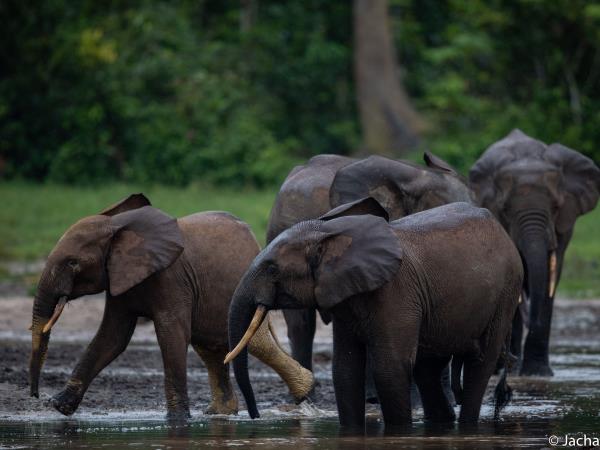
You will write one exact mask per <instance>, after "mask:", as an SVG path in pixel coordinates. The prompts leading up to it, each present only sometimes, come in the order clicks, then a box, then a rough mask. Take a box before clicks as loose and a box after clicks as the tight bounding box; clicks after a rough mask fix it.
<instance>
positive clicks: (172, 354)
mask: <svg viewBox="0 0 600 450" xmlns="http://www.w3.org/2000/svg"><path fill="white" fill-rule="evenodd" d="M154 328H155V330H156V337H157V339H158V345H159V346H160V351H161V354H162V359H163V366H164V371H165V396H166V400H167V418H168V419H175V420H180V419H187V418H189V417H190V406H189V400H188V393H187V349H188V345H189V343H190V332H189V330H190V327H189V326H188V324H184V323H181V322H180V321H179V320H177V319H176V318H174V317H165V316H164V315H161V316H160V317H158V318H156V319H155V320H154Z"/></svg>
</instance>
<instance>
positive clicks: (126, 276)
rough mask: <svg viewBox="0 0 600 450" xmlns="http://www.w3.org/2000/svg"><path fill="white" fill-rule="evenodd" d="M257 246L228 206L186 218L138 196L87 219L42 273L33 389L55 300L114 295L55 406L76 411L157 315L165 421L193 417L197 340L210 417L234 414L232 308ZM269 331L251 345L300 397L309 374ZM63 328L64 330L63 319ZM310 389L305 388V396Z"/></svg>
mask: <svg viewBox="0 0 600 450" xmlns="http://www.w3.org/2000/svg"><path fill="white" fill-rule="evenodd" d="M258 251H259V246H258V243H257V242H256V239H255V238H254V235H253V234H252V232H251V231H250V229H249V227H248V226H247V225H246V224H245V223H243V222H241V221H239V220H238V219H236V218H235V217H233V216H231V215H229V214H227V213H221V212H207V213H198V214H193V215H190V216H186V217H183V218H181V219H178V220H177V219H174V218H172V217H169V216H168V215H166V214H165V213H163V212H162V211H160V210H158V209H156V208H153V207H152V206H150V202H149V201H148V199H147V198H146V197H145V196H144V195H142V194H135V195H132V196H130V197H128V198H126V199H125V200H123V201H121V202H120V203H118V204H116V205H114V206H112V207H110V208H108V209H106V210H105V211H103V212H101V213H100V214H98V215H94V216H89V217H85V218H83V219H81V220H80V221H78V222H77V223H75V224H74V225H73V226H72V227H70V228H69V230H67V232H66V233H65V234H64V236H63V237H62V238H61V239H60V241H59V242H58V243H57V244H56V246H55V248H54V249H53V250H52V252H51V254H50V256H49V257H48V261H47V263H46V266H45V268H44V271H43V273H42V275H41V278H40V282H39V285H38V289H37V293H36V296H35V301H34V305H33V320H32V352H31V360H30V383H31V395H32V396H36V397H37V396H38V385H39V378H40V372H41V369H42V365H43V363H44V359H45V356H46V352H47V349H48V343H49V339H50V332H47V333H44V332H43V328H44V325H45V324H46V323H47V322H48V320H49V318H50V317H51V316H52V314H53V312H54V310H55V307H56V305H57V301H58V299H59V298H60V297H62V296H66V297H67V298H68V299H69V300H71V299H75V298H78V297H81V296H83V295H87V294H94V293H99V292H102V291H107V294H106V306H105V310H104V318H103V319H102V323H101V325H100V328H99V329H98V332H97V333H96V336H95V337H94V339H93V341H92V342H91V343H90V345H89V346H88V348H87V350H86V351H85V353H84V354H83V356H82V357H81V359H80V361H79V363H78V364H77V366H76V367H75V369H74V370H73V374H72V375H71V378H70V379H69V381H68V382H67V385H66V387H65V389H64V390H63V391H62V392H60V393H58V394H56V395H55V396H54V397H53V398H52V400H51V403H52V405H53V406H54V407H55V408H56V409H57V410H58V411H60V412H61V413H63V414H65V415H70V414H73V413H74V412H75V411H76V410H77V408H78V406H79V404H80V402H81V400H82V399H83V396H84V394H85V392H86V390H87V388H88V386H89V384H90V383H91V382H92V380H93V379H94V377H95V376H96V375H97V374H98V373H99V372H100V371H101V370H102V369H103V368H104V367H106V366H107V365H108V364H110V362H111V361H112V360H114V359H115V358H116V357H117V356H118V355H119V354H120V353H121V352H123V351H124V350H125V348H126V347H127V344H128V343H129V340H130V339H131V335H132V334H133V331H134V329H135V326H136V322H137V318H138V317H140V316H141V317H147V318H150V319H151V320H153V322H154V326H155V329H156V336H157V339H158V343H159V345H160V349H161V352H162V356H163V363H164V370H165V394H166V400H167V410H168V417H169V418H174V419H180V418H186V417H188V416H189V405H188V394H187V373H186V363H187V349H188V346H189V344H190V343H191V344H192V346H193V347H194V349H195V350H196V352H197V353H198V354H199V356H201V358H202V359H203V361H204V363H205V365H206V367H207V370H208V374H209V382H210V386H211V392H212V402H211V404H210V406H209V407H208V409H207V410H206V412H207V413H211V414H232V413H235V412H237V399H236V396H235V392H234V391H233V389H232V386H231V383H230V379H229V370H228V366H226V365H223V359H224V357H225V354H226V353H227V350H228V336H227V313H228V310H229V302H230V301H231V297H232V295H233V292H234V289H235V286H236V285H237V283H238V282H239V280H240V278H241V277H242V275H243V273H244V272H245V271H246V269H247V268H248V266H249V264H250V263H251V261H252V260H253V259H254V257H255V256H256V255H257V254H258ZM264 325H265V327H264V328H265V330H264V331H263V332H261V333H259V335H257V336H256V338H255V339H254V340H253V343H252V344H251V348H250V351H251V352H252V353H253V354H255V355H256V356H257V357H258V358H260V359H261V360H263V361H264V362H266V363H267V364H269V365H270V366H271V367H273V368H274V369H275V370H276V371H278V373H280V375H281V376H282V377H283V378H284V379H285V381H286V382H287V383H288V385H289V386H290V390H291V391H292V392H293V394H295V395H298V396H300V397H302V396H304V395H306V394H307V393H308V391H309V390H310V389H311V386H312V375H311V374H310V372H308V371H307V370H306V369H304V368H302V367H301V366H300V365H299V364H298V363H297V362H296V361H294V360H293V359H292V358H291V357H290V356H289V355H287V354H286V353H285V352H283V350H282V349H281V348H280V347H279V346H278V345H277V343H276V341H275V340H273V339H272V338H271V336H270V334H269V332H268V329H267V328H268V327H267V324H266V323H265V324H264ZM57 326H60V322H59V323H58V325H57ZM302 390H303V392H302Z"/></svg>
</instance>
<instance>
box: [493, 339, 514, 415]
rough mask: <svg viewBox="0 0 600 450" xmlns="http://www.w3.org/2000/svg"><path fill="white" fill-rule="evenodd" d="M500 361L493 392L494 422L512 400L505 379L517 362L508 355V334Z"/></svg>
mask: <svg viewBox="0 0 600 450" xmlns="http://www.w3.org/2000/svg"><path fill="white" fill-rule="evenodd" d="M500 360H501V367H502V368H501V374H500V379H499V380H498V384H497V385H496V389H495V391H494V401H495V405H494V420H498V419H499V417H500V411H501V410H502V408H504V407H505V406H506V405H508V403H509V402H510V400H511V399H512V393H513V390H512V388H511V387H510V386H509V385H508V382H507V381H506V378H507V377H508V372H510V369H511V367H512V365H513V363H514V362H515V361H516V360H517V358H516V357H515V356H514V355H512V354H511V353H510V333H508V336H507V338H506V342H505V343H504V348H503V349H502V353H501V354H500Z"/></svg>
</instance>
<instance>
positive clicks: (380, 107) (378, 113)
mask: <svg viewBox="0 0 600 450" xmlns="http://www.w3.org/2000/svg"><path fill="white" fill-rule="evenodd" d="M354 72H355V83H356V88H357V99H358V109H359V113H360V121H361V126H362V132H363V145H364V147H365V149H366V150H367V151H368V152H371V153H378V154H382V155H388V156H399V155H401V154H404V153H406V152H407V151H408V150H410V149H413V148H415V147H416V146H417V145H418V143H419V133H420V132H421V131H422V129H423V122H422V121H421V119H420V117H419V116H418V114H417V113H416V112H415V110H414V109H413V108H412V106H411V104H410V101H409V98H408V96H407V94H406V92H405V91H404V88H403V87H402V85H401V83H400V67H399V65H398V62H397V61H396V50H395V48H394V43H393V40H392V36H391V33H390V26H389V17H388V2H387V0H354Z"/></svg>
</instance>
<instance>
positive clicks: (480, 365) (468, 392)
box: [458, 351, 500, 423]
mask: <svg viewBox="0 0 600 450" xmlns="http://www.w3.org/2000/svg"><path fill="white" fill-rule="evenodd" d="M499 353H500V352H499V351H498V352H496V353H495V354H494V358H488V357H486V358H485V359H484V360H483V361H481V360H480V359H478V358H476V357H469V358H466V359H465V362H464V366H463V399H462V404H461V407H460V416H459V419H458V420H459V421H460V422H462V423H477V421H478V420H479V412H480V410H481V403H482V402H483V396H484V394H485V390H486V388H487V385H488V382H489V380H490V377H491V376H492V375H493V373H494V369H495V367H496V362H497V360H498V356H499Z"/></svg>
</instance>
